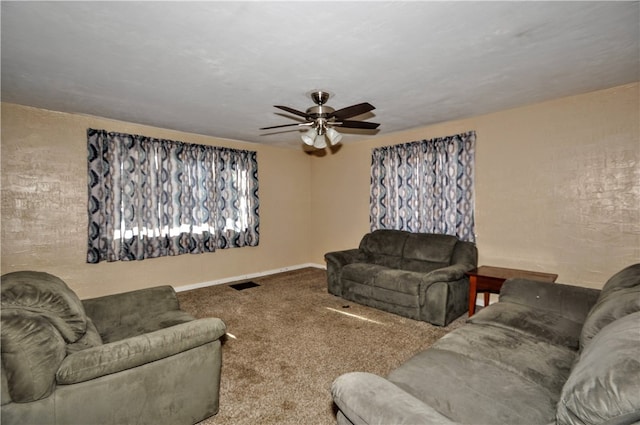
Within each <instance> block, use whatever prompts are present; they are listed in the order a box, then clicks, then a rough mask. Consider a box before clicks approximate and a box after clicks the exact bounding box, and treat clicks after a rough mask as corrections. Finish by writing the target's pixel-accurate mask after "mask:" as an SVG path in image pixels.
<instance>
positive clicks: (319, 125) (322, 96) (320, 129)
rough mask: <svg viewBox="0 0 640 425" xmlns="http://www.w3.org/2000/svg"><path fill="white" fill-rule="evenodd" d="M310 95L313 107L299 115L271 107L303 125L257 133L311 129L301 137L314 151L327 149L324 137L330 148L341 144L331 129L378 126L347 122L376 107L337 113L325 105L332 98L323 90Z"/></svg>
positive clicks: (285, 108)
mask: <svg viewBox="0 0 640 425" xmlns="http://www.w3.org/2000/svg"><path fill="white" fill-rule="evenodd" d="M309 95H310V96H311V100H313V102H314V103H315V106H312V107H310V108H308V109H307V110H306V112H302V111H298V110H296V109H293V108H290V107H288V106H282V105H274V106H275V107H276V108H278V109H282V110H283V111H286V112H289V113H291V114H293V115H297V116H299V117H302V118H304V119H305V122H301V123H294V124H282V125H274V126H271V127H263V128H261V129H260V130H271V129H274V128H283V127H292V126H298V127H310V129H309V130H308V131H306V132H304V133H303V134H302V141H303V142H304V143H305V144H306V145H309V146H313V147H314V148H316V149H324V148H326V147H327V142H326V140H325V135H326V138H327V139H329V143H330V144H331V145H332V146H333V145H336V144H338V143H340V140H341V139H342V135H341V134H340V133H338V132H337V131H336V130H335V129H334V128H333V127H345V128H360V129H365V130H374V129H376V128H378V126H379V125H380V124H378V123H375V122H367V121H354V120H349V119H348V118H351V117H355V116H358V115H362V114H365V113H367V112H370V111H372V110H374V109H375V107H374V106H373V105H371V104H370V103H367V102H364V103H358V104H357V105H351V106H347V107H346V108H342V109H338V110H337V111H336V110H335V109H333V108H332V107H330V106H327V105H326V103H327V100H329V97H330V96H331V95H330V94H329V92H326V91H324V90H315V91H312V92H311V93H309Z"/></svg>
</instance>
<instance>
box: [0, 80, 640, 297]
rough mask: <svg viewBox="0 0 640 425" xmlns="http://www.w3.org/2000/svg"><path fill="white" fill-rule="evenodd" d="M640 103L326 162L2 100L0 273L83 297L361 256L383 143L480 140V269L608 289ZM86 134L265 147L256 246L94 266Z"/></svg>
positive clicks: (636, 204)
mask: <svg viewBox="0 0 640 425" xmlns="http://www.w3.org/2000/svg"><path fill="white" fill-rule="evenodd" d="M639 94H640V93H639V85H638V84H631V85H625V86H621V87H616V88H613V89H609V90H604V91H600V92H594V93H589V94H585V95H581V96H575V97H570V98H565V99H559V100H555V101H551V102H545V103H540V104H536V105H531V106H526V107H522V108H517V109H511V110H507V111H501V112H497V113H494V114H489V115H484V116H479V117H473V118H469V119H465V120H459V121H452V122H447V123H442V124H438V125H433V126H429V127H425V128H420V129H416V130H412V131H407V132H402V133H395V134H391V135H383V136H379V137H376V138H375V139H373V140H367V141H360V142H356V143H350V144H346V145H344V146H342V148H341V149H340V150H339V151H338V152H336V153H334V154H327V155H325V156H322V157H311V156H308V155H306V154H304V153H303V152H302V151H301V150H292V149H281V148H273V147H269V146H264V145H255V144H248V143H242V142H238V141H230V140H221V139H215V138H211V137H205V136H199V135H195V134H189V133H181V132H175V131H169V130H163V129H159V128H154V127H147V126H142V125H136V124H130V123H125V122H118V121H111V120H106V119H100V118H95V117H88V116H81V115H72V114H64V113H58V112H51V111H45V110H41V109H34V108H27V107H22V106H17V105H11V104H2V148H1V155H2V162H1V166H2V170H1V171H2V174H1V176H2V181H1V183H2V217H1V227H2V240H1V244H2V248H1V257H2V258H1V268H2V270H1V271H2V273H7V272H10V271H14V270H22V269H33V270H42V271H48V272H50V273H53V274H56V275H58V276H60V277H61V278H63V279H64V280H65V281H66V282H68V283H69V285H70V286H71V287H72V288H73V289H74V290H76V291H77V292H78V294H79V295H80V296H81V297H82V298H86V297H92V296H98V295H103V294H109V293H116V292H122V291H126V290H130V289H137V288H142V287H149V286H153V285H157V284H171V285H174V286H185V285H191V284H198V283H203V282H210V281H216V280H221V279H227V278H231V277H235V276H245V275H251V274H258V273H262V272H266V271H272V270H279V269H282V268H287V267H292V266H297V265H301V264H307V263H318V264H324V260H323V254H324V253H325V252H327V251H332V250H336V249H345V248H351V247H355V246H357V244H358V242H359V240H360V238H361V237H362V235H363V234H364V233H366V232H367V231H368V230H369V218H368V217H369V168H370V161H371V149H372V148H373V147H377V146H384V145H392V144H396V143H404V142H409V141H414V140H421V139H430V138H433V137H439V136H446V135H451V134H455V133H459V132H464V131H469V130H475V131H476V133H477V151H476V233H477V235H478V240H477V243H478V249H479V253H480V264H492V265H501V266H505V267H520V268H526V269H531V270H540V271H550V272H555V273H558V274H559V275H560V276H559V279H558V280H559V281H562V282H566V283H574V284H578V285H584V286H592V287H600V286H601V285H602V283H603V282H604V280H605V279H606V278H608V277H609V276H610V275H611V274H612V273H614V272H615V271H617V270H619V269H620V268H621V267H624V266H625V265H628V264H631V263H633V262H637V261H639V260H640V131H639V127H640V111H639V105H638V103H639V99H640V96H639ZM380 119H381V121H382V122H383V124H384V119H383V117H380ZM88 127H93V128H104V129H107V130H109V131H121V132H127V133H136V134H144V135H147V136H153V137H163V138H168V139H173V140H181V141H184V142H192V143H203V144H213V145H218V146H228V147H232V148H239V149H251V150H256V151H257V152H258V166H259V178H260V216H261V224H260V235H261V239H260V246H258V247H255V248H235V249H230V250H219V251H217V252H215V253H210V254H200V255H182V256H178V257H165V258H157V259H151V260H145V261H139V262H115V263H101V264H97V265H95V264H91V265H90V264H86V263H85V255H86V254H85V249H86V237H87V236H86V232H87V230H86V227H87V214H86V197H87V189H86V185H87V177H86V129H87V128H88Z"/></svg>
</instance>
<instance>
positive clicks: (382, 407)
mask: <svg viewBox="0 0 640 425" xmlns="http://www.w3.org/2000/svg"><path fill="white" fill-rule="evenodd" d="M332 394H333V399H334V402H335V404H336V405H337V407H338V409H339V411H338V413H337V415H338V423H339V424H341V425H342V424H344V425H347V424H357V425H360V424H491V425H498V424H508V425H516V424H526V425H535V424H557V425H569V424H570V425H583V424H607V425H625V424H637V423H639V422H638V421H640V264H636V265H633V266H629V267H627V268H625V269H624V270H622V271H620V272H619V273H617V274H616V275H614V276H613V277H612V278H611V279H609V281H608V282H607V283H606V284H605V285H604V287H603V288H602V290H597V289H590V288H584V287H577V286H569V285H563V284H550V283H542V282H535V281H527V280H521V279H513V280H508V281H507V282H505V284H504V286H503V287H502V290H501V292H500V300H499V302H498V303H496V304H493V305H491V306H489V307H487V308H485V309H482V310H481V311H480V312H479V313H478V314H476V315H474V316H473V317H472V318H471V319H469V321H468V324H466V325H465V326H463V327H461V328H459V329H457V330H455V331H453V332H451V333H449V334H447V335H445V336H444V337H443V338H441V339H440V340H439V341H438V342H437V343H435V344H434V345H433V346H432V347H431V348H429V349H427V350H425V351H423V352H421V353H418V354H416V355H415V356H414V357H412V358H411V359H409V360H408V361H407V362H405V363H404V364H402V365H401V366H400V367H398V368H397V369H395V370H393V371H392V372H391V373H390V374H389V376H388V377H387V378H386V379H385V378H382V377H379V376H377V375H373V374H369V373H361V372H354V373H348V374H345V375H342V376H340V377H338V378H337V379H336V380H335V381H334V383H333V386H332Z"/></svg>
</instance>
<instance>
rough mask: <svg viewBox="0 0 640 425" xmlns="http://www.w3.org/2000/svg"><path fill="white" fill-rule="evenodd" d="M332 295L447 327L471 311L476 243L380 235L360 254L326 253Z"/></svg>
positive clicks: (364, 243) (369, 238) (368, 238)
mask: <svg viewBox="0 0 640 425" xmlns="http://www.w3.org/2000/svg"><path fill="white" fill-rule="evenodd" d="M325 260H326V262H327V286H328V291H329V292H330V293H332V294H334V295H337V296H339V297H342V298H345V299H347V300H350V301H354V302H357V303H360V304H364V305H368V306H371V307H375V308H379V309H381V310H385V311H389V312H391V313H395V314H399V315H401V316H405V317H409V318H411V319H416V320H423V321H425V322H430V323H432V324H434V325H439V326H446V325H448V324H449V323H450V322H451V321H452V320H454V319H456V318H457V317H459V316H460V315H462V314H463V313H464V312H465V311H467V309H468V301H467V300H468V298H469V279H468V278H467V276H466V274H465V272H467V271H469V270H472V269H474V268H475V267H476V266H477V264H478V251H477V249H476V246H475V244H473V243H471V242H464V241H461V240H459V239H458V238H456V237H455V236H450V235H441V234H432V233H410V232H405V231H401V230H376V231H374V232H372V233H367V234H366V235H364V237H363V238H362V240H361V241H360V246H359V248H358V249H349V250H344V251H334V252H328V253H326V254H325Z"/></svg>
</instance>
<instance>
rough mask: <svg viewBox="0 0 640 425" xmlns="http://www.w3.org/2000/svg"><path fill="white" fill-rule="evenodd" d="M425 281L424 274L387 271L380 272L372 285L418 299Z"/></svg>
mask: <svg viewBox="0 0 640 425" xmlns="http://www.w3.org/2000/svg"><path fill="white" fill-rule="evenodd" d="M424 279H425V274H424V273H416V272H410V271H406V270H395V269H386V270H380V271H379V272H378V274H377V275H376V277H375V278H374V280H373V282H372V284H371V285H372V286H375V287H378V288H383V289H387V290H389V291H393V292H400V293H402V294H410V295H414V296H416V297H417V296H418V294H419V291H420V285H421V283H422V282H423V281H424Z"/></svg>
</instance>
